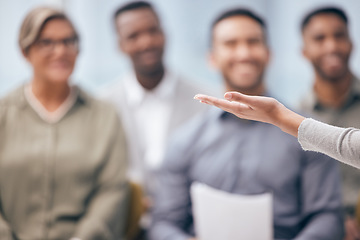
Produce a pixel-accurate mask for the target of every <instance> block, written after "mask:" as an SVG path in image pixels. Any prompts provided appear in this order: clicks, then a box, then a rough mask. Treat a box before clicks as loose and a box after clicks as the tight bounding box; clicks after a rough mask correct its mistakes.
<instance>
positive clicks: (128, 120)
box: [102, 1, 206, 225]
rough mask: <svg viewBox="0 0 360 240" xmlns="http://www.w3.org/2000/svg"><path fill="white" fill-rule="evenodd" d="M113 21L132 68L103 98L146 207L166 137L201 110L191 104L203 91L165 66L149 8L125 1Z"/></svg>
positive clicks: (160, 33)
mask: <svg viewBox="0 0 360 240" xmlns="http://www.w3.org/2000/svg"><path fill="white" fill-rule="evenodd" d="M113 20H114V24H115V27H116V33H117V37H118V45H119V48H120V50H121V51H122V52H123V53H124V54H125V55H126V56H127V57H128V58H129V60H130V61H131V64H132V67H133V69H132V70H131V71H130V73H129V74H127V75H125V76H122V77H121V78H120V79H119V81H117V82H116V83H115V84H114V85H113V86H111V87H110V88H109V89H107V90H106V91H105V92H104V93H103V96H102V97H104V98H106V99H108V100H110V101H111V102H113V103H114V104H115V105H116V107H117V109H118V111H119V113H120V116H121V119H122V123H123V125H124V128H125V132H126V134H127V140H128V149H129V153H130V161H129V162H130V167H129V171H128V176H129V178H130V179H131V180H132V181H134V182H137V183H139V184H141V185H142V186H143V187H144V189H145V192H146V195H147V198H146V199H145V201H144V203H145V205H146V207H151V205H152V198H151V196H152V195H153V193H154V192H156V190H157V181H156V175H157V171H158V168H159V167H160V166H161V163H162V159H163V151H164V148H165V145H166V144H167V139H168V136H169V135H170V134H171V133H172V131H173V130H174V129H176V128H177V127H178V126H180V125H181V124H182V123H184V122H185V121H186V120H188V119H189V118H191V117H193V116H194V115H196V114H197V113H199V112H201V111H203V110H205V109H206V108H204V106H201V104H199V103H196V102H194V100H193V99H192V98H193V96H194V95H195V94H196V93H199V92H202V91H203V89H201V88H200V87H199V88H198V87H197V86H195V85H193V84H192V83H191V82H189V81H186V80H185V79H184V78H183V77H182V76H180V75H178V74H174V73H173V72H172V71H170V70H169V69H168V68H167V67H166V65H165V63H164V60H163V55H164V51H165V42H166V37H165V34H164V32H163V29H162V26H161V23H160V19H159V17H158V15H157V13H156V12H155V9H154V8H153V6H152V5H151V4H150V3H148V2H145V1H132V2H129V3H127V4H125V5H123V6H121V7H120V8H119V9H117V10H116V12H115V14H114V17H113ZM145 225H146V224H145Z"/></svg>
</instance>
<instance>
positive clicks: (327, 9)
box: [301, 7, 348, 31]
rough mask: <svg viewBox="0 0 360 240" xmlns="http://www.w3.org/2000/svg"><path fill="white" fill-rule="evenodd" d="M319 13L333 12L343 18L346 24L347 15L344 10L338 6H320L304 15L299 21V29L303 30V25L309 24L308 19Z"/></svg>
mask: <svg viewBox="0 0 360 240" xmlns="http://www.w3.org/2000/svg"><path fill="white" fill-rule="evenodd" d="M319 14H335V15H336V16H338V17H339V18H341V20H343V21H344V22H345V24H346V25H347V24H348V17H347V16H346V13H345V12H344V10H342V9H340V8H338V7H322V8H318V9H315V10H313V11H311V12H310V13H308V14H306V15H305V17H304V18H303V20H302V22H301V31H304V29H305V27H306V26H307V25H308V24H309V22H310V20H311V19H312V18H313V17H315V16H317V15H319Z"/></svg>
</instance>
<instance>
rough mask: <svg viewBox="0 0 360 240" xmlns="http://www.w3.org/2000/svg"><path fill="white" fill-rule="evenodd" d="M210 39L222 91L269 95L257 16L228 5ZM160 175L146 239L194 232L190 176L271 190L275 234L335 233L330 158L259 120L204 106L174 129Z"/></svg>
mask: <svg viewBox="0 0 360 240" xmlns="http://www.w3.org/2000/svg"><path fill="white" fill-rule="evenodd" d="M211 38H212V47H211V50H210V55H211V62H212V64H213V66H214V67H215V68H216V69H218V70H219V71H220V72H221V74H222V76H223V79H224V84H225V89H226V90H227V91H239V92H242V93H245V94H250V95H268V94H266V89H265V86H264V72H265V68H266V66H267V63H268V61H269V55H270V53H269V49H268V46H267V42H266V29H265V23H264V21H263V20H262V19H261V18H260V17H259V16H257V15H256V14H254V13H253V12H251V11H248V10H246V9H233V10H230V11H228V12H225V13H223V14H222V15H220V16H219V17H218V18H217V19H216V20H215V22H214V24H213V26H212V37H211ZM160 181H161V186H162V187H161V189H159V191H158V194H157V196H156V202H155V208H154V212H153V219H154V221H153V224H152V227H151V230H150V237H151V239H153V240H167V239H173V240H175V239H176V240H185V239H190V238H194V237H196V231H195V229H194V224H193V223H194V219H193V214H192V202H191V197H190V186H191V184H192V183H193V182H201V183H205V184H207V185H209V186H211V187H214V188H217V189H221V190H223V191H226V192H230V193H233V194H245V195H246V194H257V193H263V192H271V193H273V196H274V206H273V207H274V208H273V212H274V215H273V216H274V239H298V240H299V239H304V240H311V239H314V240H315V239H327V240H330V239H332V240H341V239H342V234H343V227H342V218H341V213H340V211H341V210H340V209H341V195H340V186H339V178H338V169H337V166H336V163H335V162H334V161H332V159H329V158H328V157H326V156H324V155H322V154H318V153H314V152H304V151H303V150H302V149H301V147H300V145H299V143H298V142H297V140H296V139H295V138H293V137H292V136H290V135H288V134H286V133H284V132H282V131H281V130H280V129H279V128H277V127H274V126H271V125H269V124H266V123H261V122H254V121H248V120H242V119H239V118H237V117H236V116H234V115H232V114H230V113H226V112H224V111H222V110H221V109H217V108H212V109H209V110H208V111H207V112H205V113H204V114H202V115H201V116H198V117H197V118H196V119H194V120H193V121H191V122H189V123H188V124H186V125H185V126H183V128H181V129H179V131H177V133H176V134H175V135H174V137H173V139H172V140H171V141H170V144H169V147H168V149H167V153H166V155H165V160H164V166H163V168H162V169H161V172H160ZM217 208H221V206H217ZM209 211H211V209H209ZM221 224H224V225H225V224H228V223H226V222H221V223H219V225H221ZM220 227H221V226H220ZM254 228H255V229H256V226H254ZM259 230H260V231H261V229H259Z"/></svg>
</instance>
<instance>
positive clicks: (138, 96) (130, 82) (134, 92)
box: [124, 71, 177, 105]
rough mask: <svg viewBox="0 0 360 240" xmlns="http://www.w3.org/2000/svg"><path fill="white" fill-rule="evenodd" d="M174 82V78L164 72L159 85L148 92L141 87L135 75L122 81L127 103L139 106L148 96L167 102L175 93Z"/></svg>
mask: <svg viewBox="0 0 360 240" xmlns="http://www.w3.org/2000/svg"><path fill="white" fill-rule="evenodd" d="M176 81H177V80H176V77H174V75H173V74H171V73H170V72H167V71H166V72H165V74H164V77H163V78H162V80H161V82H160V83H159V85H158V86H156V87H155V88H154V89H153V90H150V91H149V90H146V89H145V88H143V87H142V86H141V84H140V83H139V82H138V80H137V79H136V76H135V73H131V74H129V75H128V76H127V77H125V79H124V85H125V89H126V95H127V99H128V102H129V104H131V105H139V104H141V102H142V101H144V100H145V99H146V97H147V96H149V95H152V96H156V97H157V98H160V99H163V100H168V99H170V98H171V97H172V96H173V95H174V93H175V90H176Z"/></svg>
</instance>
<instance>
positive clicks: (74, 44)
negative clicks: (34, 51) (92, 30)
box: [35, 36, 79, 53]
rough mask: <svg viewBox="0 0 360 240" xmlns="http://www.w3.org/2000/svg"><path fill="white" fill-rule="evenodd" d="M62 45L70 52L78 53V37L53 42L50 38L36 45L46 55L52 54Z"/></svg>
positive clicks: (39, 41) (37, 42) (41, 40)
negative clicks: (56, 47) (57, 46)
mask: <svg viewBox="0 0 360 240" xmlns="http://www.w3.org/2000/svg"><path fill="white" fill-rule="evenodd" d="M58 44H62V45H63V46H64V47H65V49H66V50H68V51H74V52H75V51H78V49H79V40H78V38H77V37H76V36H73V37H70V38H63V39H59V40H52V39H48V38H44V39H39V40H37V41H36V42H35V45H36V46H37V47H38V48H39V49H40V50H41V51H43V52H44V53H50V52H52V51H54V49H55V46H56V45H58Z"/></svg>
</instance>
